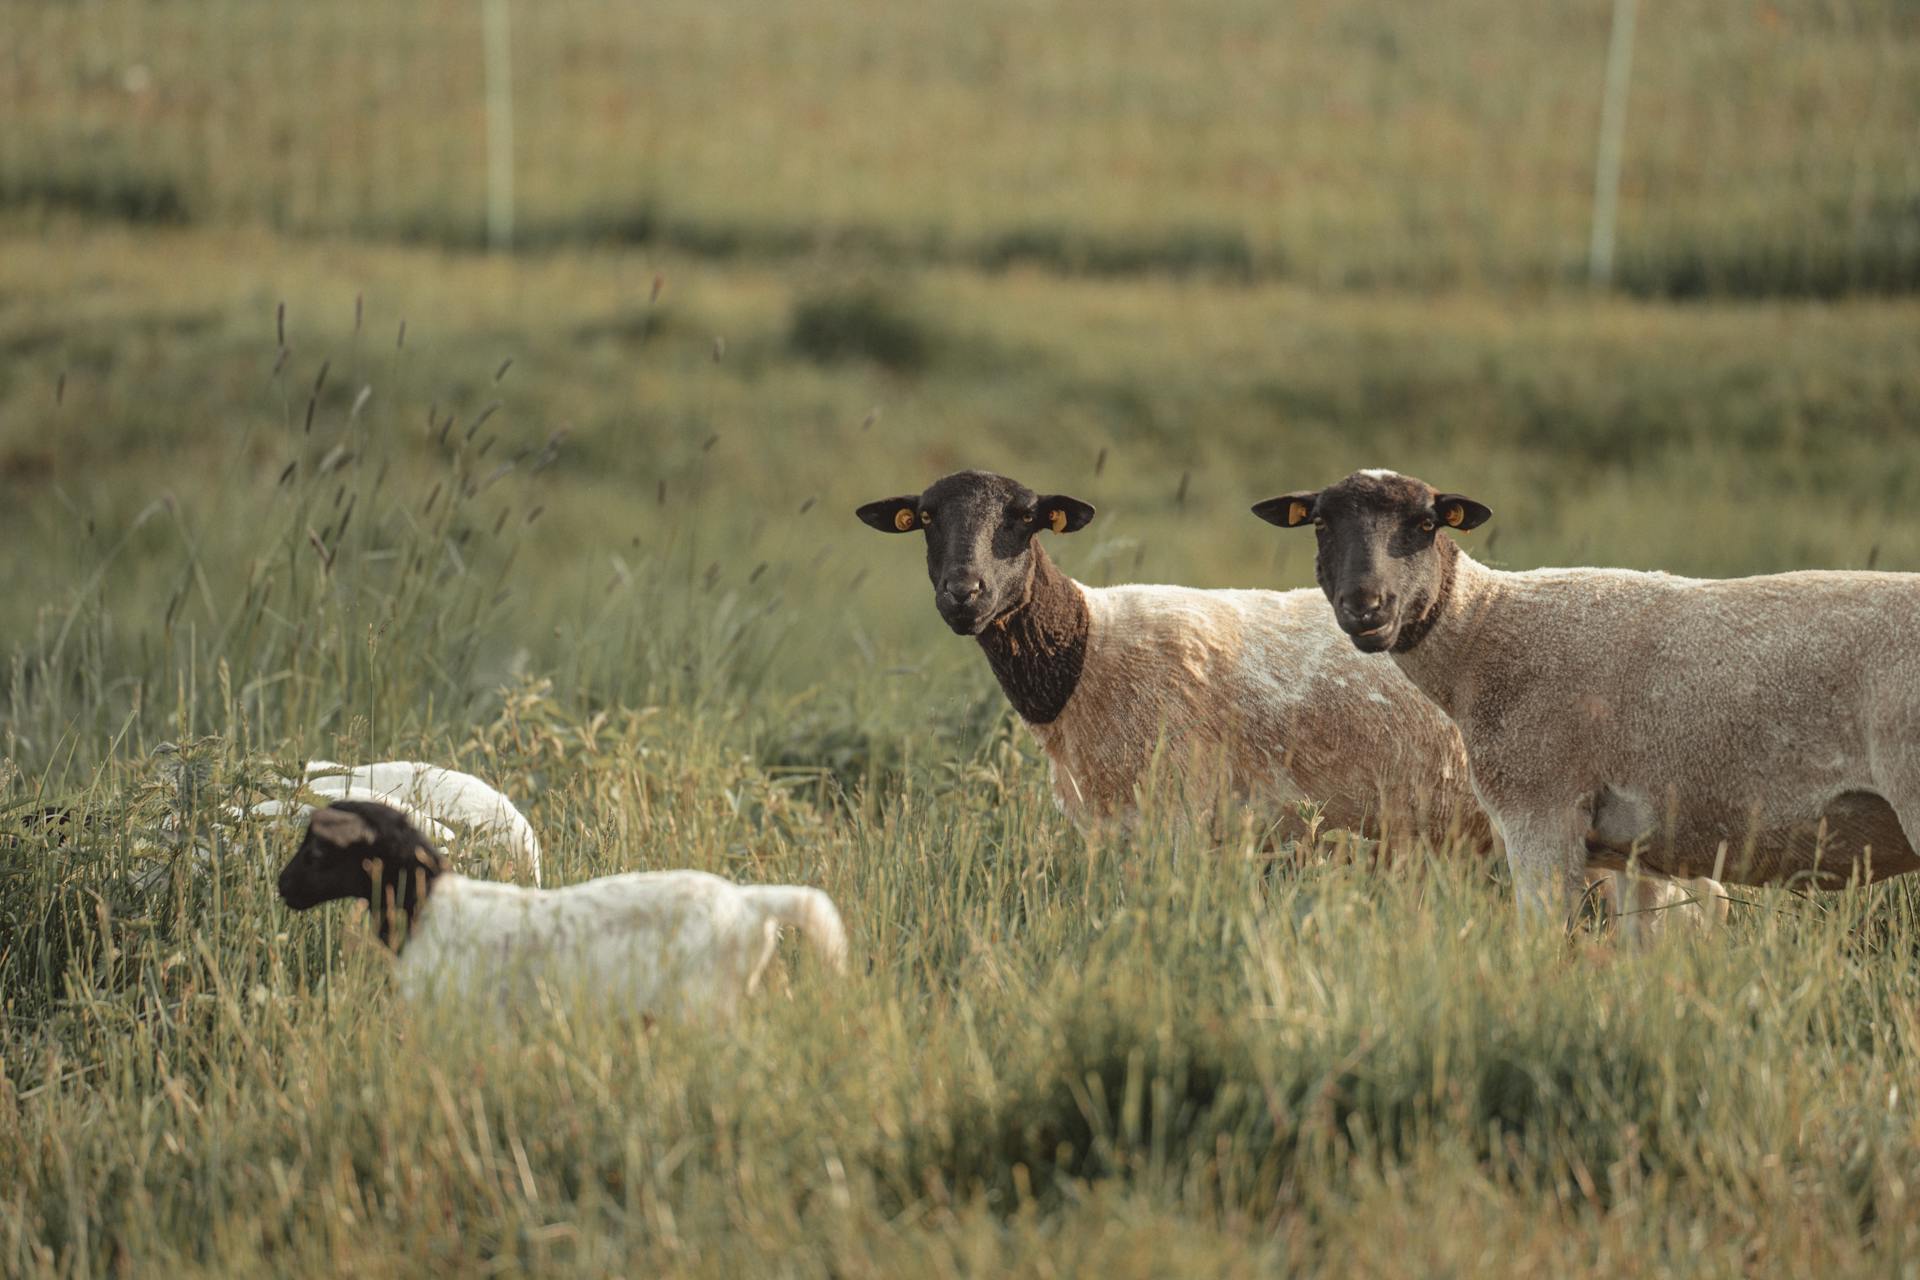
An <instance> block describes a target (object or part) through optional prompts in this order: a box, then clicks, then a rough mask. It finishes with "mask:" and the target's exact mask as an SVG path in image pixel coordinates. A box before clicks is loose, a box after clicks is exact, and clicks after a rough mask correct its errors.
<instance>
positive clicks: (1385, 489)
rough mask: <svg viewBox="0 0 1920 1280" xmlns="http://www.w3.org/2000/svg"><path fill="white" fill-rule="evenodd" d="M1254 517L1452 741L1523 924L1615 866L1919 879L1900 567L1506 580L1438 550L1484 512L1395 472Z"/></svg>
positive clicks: (1915, 639)
mask: <svg viewBox="0 0 1920 1280" xmlns="http://www.w3.org/2000/svg"><path fill="white" fill-rule="evenodd" d="M1254 511H1255V513H1256V514H1258V515H1260V516H1261V517H1262V518H1263V519H1266V520H1269V521H1271V522H1273V523H1275V524H1279V525H1282V526H1284V527H1288V528H1291V527H1295V526H1299V525H1306V524H1312V525H1313V526H1315V527H1316V529H1317V530H1318V536H1319V555H1318V561H1317V563H1318V574H1319V579H1320V585H1321V588H1322V589H1323V591H1324V592H1325V593H1326V595H1327V598H1328V599H1329V600H1330V601H1332V603H1333V605H1334V610H1335V614H1336V616H1337V617H1338V619H1339V621H1340V625H1341V627H1342V628H1343V629H1344V630H1345V631H1346V632H1347V633H1348V634H1349V635H1350V636H1351V637H1352V639H1353V643H1354V645H1355V646H1356V647H1358V648H1361V649H1364V650H1366V651H1368V652H1372V653H1381V654H1391V655H1392V662H1393V664H1394V665H1396V666H1398V667H1399V669H1400V670H1401V671H1403V672H1405V673H1406V675H1407V676H1408V677H1410V678H1411V679H1412V681H1413V682H1414V683H1415V684H1417V685H1418V686H1419V687H1420V688H1421V690H1423V691H1424V692H1425V693H1426V694H1427V695H1428V696H1429V697H1431V698H1432V699H1433V700H1434V701H1435V702H1436V703H1437V704H1438V705H1439V706H1440V707H1441V708H1442V709H1444V710H1445V711H1446V713H1447V714H1448V715H1449V716H1451V717H1452V719H1453V720H1454V722H1455V723H1456V724H1458V725H1459V726H1460V732H1461V735H1462V737H1463V738H1464V740H1465V742H1466V745H1467V753H1468V757H1469V759H1470V760H1471V761H1472V766H1473V783H1474V788H1475V790H1476V792H1477V793H1478V794H1479V796H1480V798H1481V800H1482V801H1484V802H1485V804H1486V806H1487V809H1488V811H1489V812H1490V813H1491V814H1492V815H1493V818H1494V821H1495V823H1496V824H1497V825H1498V826H1499V828H1500V832H1501V835H1502V836H1503V837H1504V838H1505V840H1506V845H1507V856H1508V860H1509V862H1510V864H1511V865H1512V868H1513V879H1514V890H1515V894H1516V897H1517V900H1518V902H1519V905H1520V906H1521V908H1522V909H1523V910H1525V911H1530V912H1545V913H1549V914H1552V915H1556V916H1557V915H1558V914H1559V913H1560V912H1562V911H1563V910H1565V908H1566V906H1567V903H1568V900H1569V899H1570V898H1571V897H1572V896H1573V895H1574V894H1575V893H1577V892H1578V890H1579V888H1580V886H1581V884H1582V882H1583V881H1584V880H1585V878H1586V877H1587V876H1588V875H1589V874H1590V868H1591V867H1614V866H1620V865H1622V864H1623V863H1624V862H1626V861H1627V860H1628V859H1629V858H1637V859H1638V861H1639V863H1640V864H1641V865H1642V866H1645V867H1648V868H1650V869H1652V870H1654V871H1658V872H1664V873H1667V874H1671V875H1674V876H1696V877H1701V876H1709V875H1711V876H1713V877H1714V878H1716V879H1725V880H1731V881H1735V882H1738V883H1743V884H1754V883H1764V882H1768V881H1778V880H1788V881H1792V880H1800V881H1803V882H1808V883H1812V884H1817V885H1828V886H1839V885H1844V884H1846V883H1847V882H1848V881H1849V880H1850V879H1852V878H1855V877H1863V878H1872V879H1880V878H1883V877H1886V876H1892V875H1901V874H1905V873H1907V872H1910V871H1916V870H1920V852H1916V847H1917V846H1920V575H1915V574H1900V573H1859V572H1811V573H1782V574H1773V575H1768V576H1763V577H1754V578H1736V579H1729V580H1724V581H1713V580H1702V579H1695V578H1681V577H1674V576H1671V575H1669V574H1664V573H1639V572H1633V571H1630V570H1625V569H1535V570H1530V571H1527V572H1523V573H1507V572H1502V571H1500V570H1496V569H1490V568H1488V567H1486V566H1485V565H1482V564H1479V563H1477V562H1476V561H1474V560H1473V559H1472V558H1471V557H1470V556H1468V555H1467V554H1466V553H1465V552H1464V551H1462V550H1460V548H1459V547H1458V546H1457V545H1456V544H1455V543H1454V542H1453V541H1452V539H1450V538H1448V537H1445V536H1436V531H1437V530H1439V529H1443V528H1454V529H1460V530H1466V529H1472V528H1474V527H1476V526H1478V525H1480V524H1482V523H1484V522H1485V521H1486V520H1487V518H1488V517H1489V515H1490V514H1491V513H1490V512H1489V511H1488V510H1487V508H1486V507H1484V506H1482V505H1481V504H1480V503H1478V502H1475V501H1473V500H1472V499H1471V498H1467V497H1464V496H1463V495H1460V494H1456V493H1441V492H1438V491H1436V490H1435V489H1434V488H1433V487H1432V486H1431V485H1428V484H1426V483H1425V482H1423V481H1420V480H1415V479H1412V478H1411V477H1407V476H1402V475H1397V474H1394V473H1392V472H1361V473H1359V474H1357V475H1352V476H1348V477H1347V478H1346V479H1345V480H1342V481H1341V482H1340V483H1338V484H1336V485H1332V486H1330V487H1328V488H1326V489H1322V490H1319V491H1317V492H1311V493H1307V492H1303V493H1293V494H1285V495H1282V496H1281V497H1279V498H1274V499H1272V500H1270V501H1268V502H1263V503H1261V504H1260V505H1259V506H1257V507H1255V508H1254ZM1376 661H1380V662H1383V663H1384V662H1385V661H1386V659H1384V658H1382V659H1376Z"/></svg>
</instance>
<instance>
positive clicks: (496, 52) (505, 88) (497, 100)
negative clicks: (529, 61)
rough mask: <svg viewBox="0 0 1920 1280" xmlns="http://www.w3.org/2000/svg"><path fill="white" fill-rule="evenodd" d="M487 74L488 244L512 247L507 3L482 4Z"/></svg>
mask: <svg viewBox="0 0 1920 1280" xmlns="http://www.w3.org/2000/svg"><path fill="white" fill-rule="evenodd" d="M480 22H481V26H482V28H483V32H482V35H483V40H484V43H485V45H486V72H487V244H488V245H489V246H491V247H492V248H494V249H510V248H512V247H513V28H512V23H511V21H510V14H509V11H508V8H507V0H480Z"/></svg>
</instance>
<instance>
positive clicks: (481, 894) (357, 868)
mask: <svg viewBox="0 0 1920 1280" xmlns="http://www.w3.org/2000/svg"><path fill="white" fill-rule="evenodd" d="M279 889H280V897H281V899H282V900H283V901H284V902H285V903H286V904H287V906H289V907H290V908H292V909H293V910H295V911H305V910H308V909H309V908H312V907H316V906H319V905H320V904H321V903H324V902H331V901H334V900H336V899H343V898H358V899H361V900H363V901H365V902H366V903H367V906H368V910H369V911H370V913H371V915H372V919H373V924H374V928H375V930H376V932H377V933H378V935H379V937H380V940H381V941H382V942H383V943H385V944H386V945H387V946H388V947H390V948H391V949H392V950H393V951H394V953H395V956H396V959H395V963H394V972H395V977H396V980H397V983H398V985H399V987H400V990H401V992H402V993H403V994H404V995H406V996H407V997H409V998H410V999H414V1000H419V999H432V1000H436V1001H438V1000H449V999H452V1000H472V1001H478V1002H480V1003H482V1004H486V1005H492V1006H496V1007H507V1008H511V1007H530V1006H531V1005H532V1004H533V1003H534V1002H535V1001H536V1000H537V999H538V998H539V992H540V989H541V988H542V987H549V988H552V989H556V990H560V991H572V992H577V993H583V994H585V995H586V996H588V997H590V998H593V999H598V1000H603V1001H606V1002H608V1003H610V1004H612V1005H614V1006H616V1007H618V1008H620V1009H622V1010H624V1011H626V1012H629V1013H634V1014H644V1015H647V1016H651V1017H674V1016H682V1017H698V1018H721V1019H724V1018H728V1017H731V1016H732V1015H733V1014H734V1012H735V1011H736V1009H737V1007H738V1005H739V1002H740V1001H741V1000H742V999H743V998H744V997H746V996H747V995H749V994H751V993H752V992H753V990H754V989H755V988H756V987H757V986H758V984H759V981H760V977H761V974H762V973H763V972H764V970H765V969H766V967H767V963H768V961H770V960H771V959H772V957H773V952H774V948H775V946H776V945H777V943H778V941H779V932H780V927H781V926H782V925H788V926H791V927H792V928H795V929H797V930H799V931H800V933H801V934H802V935H803V936H804V937H805V939H806V941H807V943H808V944H809V946H810V947H811V948H812V950H813V952H814V954H815V955H816V956H817V957H818V958H819V959H820V960H821V961H822V962H823V963H825V964H826V965H827V966H828V967H829V968H830V969H832V970H834V971H835V972H843V971H844V970H845V967H846V957H847V936H846V930H845V928H844V927H843V926H842V924H841V921H840V913H839V912H838V911H837V910H835V908H834V905H833V901H832V899H830V898H829V897H828V896H827V895H826V894H824V893H822V892H821V891H820V890H818V889H809V888H802V887H798V886H791V885H737V884H734V883H732V882H731V881H728V880H723V879H721V878H720V877H719V876H714V875H708V874H706V873H705V872H700V871H649V872H629V873H627V874H624V875H612V876H604V877H602V878H600V879H597V880H589V881H586V882H585V883H583V884H577V885H572V886H569V887H567V888H564V889H527V888H522V887H520V886H517V885H510V884H497V883H494V882H492V881H486V880H472V879H468V878H467V877H465V876H461V875H457V874H455V873H454V872H452V871H449V870H448V869H447V865H446V861H445V859H444V858H443V857H442V856H441V854H440V852H439V850H438V849H436V848H435V847H434V846H433V844H432V842H431V841H429V840H428V839H427V838H426V837H425V836H423V835H422V834H421V833H420V831H419V830H418V829H417V828H416V827H415V826H414V825H413V824H412V823H411V822H409V821H408V820H407V817H406V815H405V814H403V813H401V812H400V811H399V810H397V809H395V808H393V807H391V806H389V805H385V804H380V803H378V802H375V801H361V800H340V801H335V802H334V803H333V804H331V805H329V806H327V807H326V808H324V809H317V810H315V811H314V813H313V816H312V818H311V819H310V821H309V823H308V827H307V834H306V838H305V839H304V840H302V841H301V844H300V848H299V850H298V852H296V853H295V854H294V856H293V858H292V859H291V860H290V861H289V862H288V863H287V865H286V867H285V868H284V869H283V870H282V871H281V873H280V881H279Z"/></svg>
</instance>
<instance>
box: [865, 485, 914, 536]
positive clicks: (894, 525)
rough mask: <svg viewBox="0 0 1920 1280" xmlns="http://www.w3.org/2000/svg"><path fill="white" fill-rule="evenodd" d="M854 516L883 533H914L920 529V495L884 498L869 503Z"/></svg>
mask: <svg viewBox="0 0 1920 1280" xmlns="http://www.w3.org/2000/svg"><path fill="white" fill-rule="evenodd" d="M853 514H855V515H857V516H859V517H860V518H861V519H862V520H864V521H866V522H867V523H868V524H870V525H872V526H873V527H874V528H876V529H878V530H879V531H880V532H882V533H912V532H913V531H914V530H915V529H918V528H919V527H920V495H919V494H917V493H916V494H912V495H909V496H908V497H905V498H882V499H880V501H878V502H869V503H868V504H867V505H866V506H864V507H861V508H860V509H859V510H857V511H855V512H854V513H853Z"/></svg>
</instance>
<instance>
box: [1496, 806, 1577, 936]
mask: <svg viewBox="0 0 1920 1280" xmlns="http://www.w3.org/2000/svg"><path fill="white" fill-rule="evenodd" d="M1496 821H1497V822H1498V824H1499V827H1500V838H1501V839H1502V840H1503V841H1505V842H1506V846H1507V866H1508V868H1509V869H1510V870H1511V871H1512V872H1513V898H1514V905H1515V907H1516V908H1517V909H1518V910H1519V912H1520V917H1521V919H1523V920H1539V921H1545V922H1548V923H1551V924H1555V925H1558V926H1560V927H1562V928H1564V927H1565V926H1566V924H1567V921H1568V920H1569V919H1571V917H1572V915H1573V909H1574V907H1575V906H1576V905H1578V903H1579V901H1580V897H1581V895H1582V894H1583V893H1585V892H1586V887H1587V845H1586V839H1585V837H1586V831H1587V818H1586V815H1585V814H1583V813H1581V812H1580V811H1579V810H1578V808H1577V807H1575V806H1573V805H1569V806H1567V808H1566V810H1565V811H1564V812H1563V813H1538V812H1536V813H1528V814H1509V813H1501V814H1498V815H1497V817H1496Z"/></svg>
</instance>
